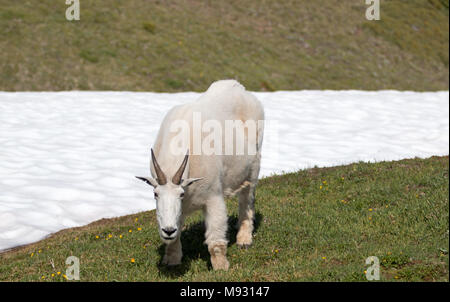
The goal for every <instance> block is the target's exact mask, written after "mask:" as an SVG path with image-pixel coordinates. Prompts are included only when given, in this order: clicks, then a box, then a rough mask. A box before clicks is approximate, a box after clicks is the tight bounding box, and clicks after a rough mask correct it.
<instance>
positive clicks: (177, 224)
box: [137, 80, 264, 270]
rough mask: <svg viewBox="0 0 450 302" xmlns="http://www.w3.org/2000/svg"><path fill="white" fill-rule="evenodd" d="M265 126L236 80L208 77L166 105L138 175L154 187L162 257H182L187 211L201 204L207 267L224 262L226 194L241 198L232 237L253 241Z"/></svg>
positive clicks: (175, 260)
mask: <svg viewBox="0 0 450 302" xmlns="http://www.w3.org/2000/svg"><path fill="white" fill-rule="evenodd" d="M200 118H201V119H202V120H206V121H205V122H203V123H202V122H201V121H200V120H199V119H200ZM230 125H233V127H230ZM230 128H231V132H230ZM176 129H181V131H178V132H177V131H175V130H176ZM208 130H210V131H209V132H208ZM263 132H264V110H263V107H262V105H261V103H260V102H259V101H258V100H257V99H256V97H254V96H253V95H252V94H251V93H249V92H247V91H246V90H245V88H244V87H243V86H242V85H241V84H239V83H238V82H237V81H234V80H222V81H217V82H214V83H213V84H211V86H210V87H209V88H208V90H207V91H206V92H205V93H204V94H203V95H201V96H200V98H199V99H198V100H197V101H195V102H193V103H189V104H185V105H179V106H175V107H174V108H172V109H171V110H170V111H169V112H168V113H167V115H166V116H165V118H164V120H163V122H162V124H161V127H160V129H159V133H158V136H157V138H156V141H155V143H154V146H153V149H152V150H151V163H150V170H151V175H152V177H137V178H138V179H140V180H142V181H145V182H146V183H147V184H149V185H151V186H153V187H154V194H155V199H156V217H157V221H158V227H159V229H158V231H159V235H160V237H161V239H162V241H163V242H164V243H165V244H166V249H165V255H164V257H163V263H164V264H167V265H177V264H180V263H181V258H182V249H181V242H180V236H181V228H182V226H183V223H184V220H185V217H186V216H188V215H189V214H191V213H192V212H194V211H196V210H203V213H204V216H205V226H206V233H205V238H206V240H205V244H207V246H208V251H209V253H210V256H211V264H212V267H213V269H214V270H217V269H223V270H228V268H229V262H228V260H227V257H226V249H227V244H228V241H227V237H226V236H227V235H226V232H227V225H228V218H227V209H226V205H225V200H224V199H225V198H226V197H227V196H233V195H237V196H238V199H239V219H238V228H239V231H238V233H237V237H236V243H237V244H238V245H239V246H240V247H248V246H250V245H251V243H252V231H253V219H254V213H255V212H254V200H255V187H256V184H257V181H258V174H259V168H260V161H261V147H262V140H263ZM234 134H235V135H234ZM212 144H213V145H214V147H212ZM211 151H212V152H211ZM186 152H187V153H186Z"/></svg>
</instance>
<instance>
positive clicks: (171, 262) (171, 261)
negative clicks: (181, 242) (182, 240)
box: [162, 256, 181, 266]
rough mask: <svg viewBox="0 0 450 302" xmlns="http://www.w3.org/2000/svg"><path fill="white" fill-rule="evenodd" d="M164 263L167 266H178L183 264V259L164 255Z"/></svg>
mask: <svg viewBox="0 0 450 302" xmlns="http://www.w3.org/2000/svg"><path fill="white" fill-rule="evenodd" d="M162 263H163V264H165V265H167V266H176V265H180V264H181V260H179V259H173V258H170V257H167V256H164V258H163V261H162Z"/></svg>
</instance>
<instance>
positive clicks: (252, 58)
mask: <svg viewBox="0 0 450 302" xmlns="http://www.w3.org/2000/svg"><path fill="white" fill-rule="evenodd" d="M66 8H67V6H66V5H65V1H64V0H27V1H11V0H0V54H1V55H0V70H1V72H0V90H8V91H23V90H72V89H79V90H138V91H142V90H146V91H181V90H196V91H201V90H204V89H206V88H207V87H208V85H209V84H210V83H211V82H212V81H213V80H217V79H223V78H236V79H238V80H240V81H241V82H242V83H243V84H244V85H245V86H246V87H248V88H249V89H251V90H280V89H287V90H290V89H369V90H373V89H400V90H448V87H449V67H448V63H449V61H448V49H449V48H448V43H449V38H448V35H449V23H448V20H449V19H448V18H449V14H448V12H449V10H448V0H382V1H381V18H382V20H381V21H367V20H366V19H365V10H366V6H365V4H364V1H354V0H314V1H310V0H283V1H279V0H260V1H253V0H230V1H211V0H209V1H208V0H206V1H205V0H164V1H162V0H127V1H117V0H107V1H96V0H82V1H81V20H80V21H77V22H69V21H66V19H65V10H66Z"/></svg>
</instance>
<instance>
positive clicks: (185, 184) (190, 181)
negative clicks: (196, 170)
mask: <svg viewBox="0 0 450 302" xmlns="http://www.w3.org/2000/svg"><path fill="white" fill-rule="evenodd" d="M202 179H203V177H200V178H188V179H182V180H181V186H182V187H188V186H190V185H192V184H193V183H194V182H196V181H199V180H202Z"/></svg>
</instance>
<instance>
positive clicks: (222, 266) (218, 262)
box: [211, 258, 230, 271]
mask: <svg viewBox="0 0 450 302" xmlns="http://www.w3.org/2000/svg"><path fill="white" fill-rule="evenodd" d="M211 264H212V267H213V270H215V271H217V270H223V271H227V270H228V269H229V268H230V262H228V260H227V259H226V258H221V259H215V261H211Z"/></svg>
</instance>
